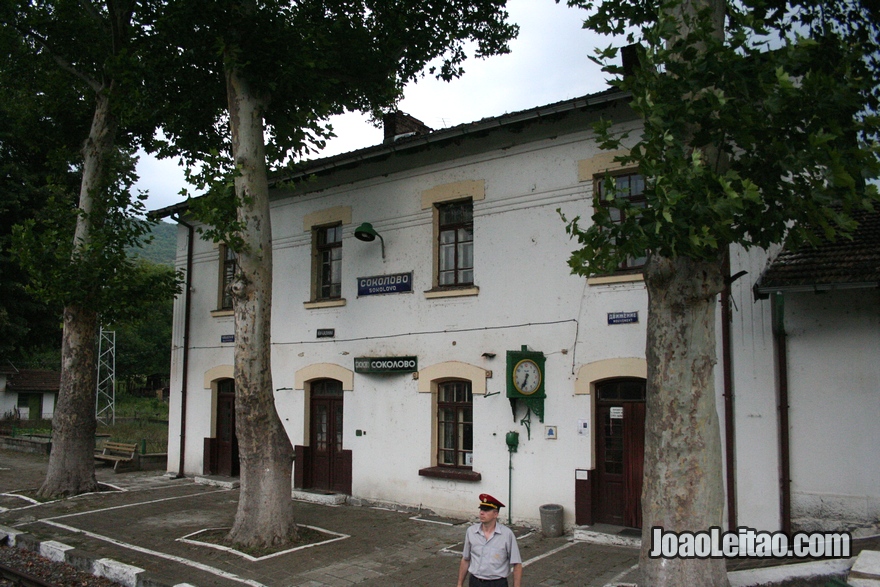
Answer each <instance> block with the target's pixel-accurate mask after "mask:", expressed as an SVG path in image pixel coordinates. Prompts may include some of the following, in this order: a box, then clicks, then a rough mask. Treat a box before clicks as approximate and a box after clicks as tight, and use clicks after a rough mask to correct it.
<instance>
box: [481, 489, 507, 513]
mask: <svg viewBox="0 0 880 587" xmlns="http://www.w3.org/2000/svg"><path fill="white" fill-rule="evenodd" d="M480 507H481V508H483V507H489V508H493V509H496V510H497V509H498V508H503V507H504V504H503V503H501V502H500V501H498V500H497V499H495V498H494V497H492V496H491V495H489V494H488V493H481V494H480Z"/></svg>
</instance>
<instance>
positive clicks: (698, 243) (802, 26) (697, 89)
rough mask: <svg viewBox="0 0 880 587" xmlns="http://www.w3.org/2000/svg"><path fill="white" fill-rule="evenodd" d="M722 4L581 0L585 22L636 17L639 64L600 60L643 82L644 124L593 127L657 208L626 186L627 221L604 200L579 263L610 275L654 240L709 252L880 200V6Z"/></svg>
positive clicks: (821, 222) (637, 93)
mask: <svg viewBox="0 0 880 587" xmlns="http://www.w3.org/2000/svg"><path fill="white" fill-rule="evenodd" d="M719 1H721V2H722V4H724V8H725V10H724V14H725V19H724V26H723V28H720V27H719V26H718V23H717V22H715V21H714V20H713V11H712V10H711V9H710V5H709V3H708V2H706V3H700V2H696V3H692V5H693V4H695V5H697V6H702V8H701V9H698V10H693V11H688V10H686V9H685V6H684V5H685V3H684V2H682V1H680V0H661V1H657V2H636V3H630V2H603V3H600V4H599V3H594V2H582V1H576V0H572V1H570V2H569V5H572V6H581V7H584V8H587V9H589V10H590V11H591V12H590V15H589V17H588V18H587V20H586V22H585V25H584V26H585V27H586V28H590V29H593V30H596V31H599V32H604V33H617V34H621V33H624V32H626V31H633V29H634V27H640V28H638V33H635V32H630V33H629V40H630V41H633V42H638V43H639V46H638V57H639V66H638V67H637V68H635V69H634V71H632V73H631V75H626V76H622V74H623V73H624V72H623V68H622V67H620V66H616V65H611V64H610V63H609V60H610V58H613V57H614V56H615V55H616V53H617V50H616V49H614V48H609V49H606V50H603V51H600V52H599V56H598V57H597V60H598V61H600V62H602V63H603V64H605V70H606V71H607V72H609V73H611V74H613V75H616V76H619V77H618V78H617V79H616V80H615V81H614V82H613V83H614V84H615V85H617V86H618V87H619V88H621V89H622V90H625V91H628V92H630V93H631V95H632V99H631V106H632V108H633V110H634V111H635V112H636V113H637V114H638V116H639V117H640V118H641V120H642V122H643V125H644V127H643V130H641V131H640V133H641V134H640V135H639V136H637V137H630V136H628V135H627V134H626V133H623V134H621V133H620V132H619V131H618V130H617V129H616V128H615V127H614V126H613V124H612V121H608V120H606V121H603V122H602V123H600V124H599V125H597V127H596V129H595V130H596V132H597V134H598V136H599V137H600V140H601V142H602V145H603V147H604V148H608V149H626V150H628V155H627V156H624V157H621V158H620V161H621V162H622V163H624V164H625V165H627V166H631V167H634V168H635V167H637V168H638V169H639V171H640V173H641V174H643V175H644V176H645V178H646V182H647V186H646V189H645V197H646V200H647V206H646V208H645V209H643V210H642V209H640V210H634V209H632V207H631V204H630V203H629V202H628V201H627V200H625V199H623V198H617V199H614V201H613V203H612V206H614V207H618V208H621V209H623V210H624V218H625V219H624V221H623V222H619V223H615V222H612V219H611V217H610V215H609V212H608V211H609V207H608V206H601V205H598V204H599V203H598V202H594V203H595V204H597V205H595V206H594V209H595V213H594V214H593V216H592V220H593V222H592V224H590V225H589V226H587V227H582V226H581V225H580V222H579V221H580V219H579V218H576V219H574V220H573V221H572V222H570V223H569V225H568V231H569V233H570V234H571V235H572V236H574V237H575V238H577V239H578V241H579V243H580V244H581V248H580V250H578V251H576V252H575V253H573V255H572V257H571V259H570V264H571V266H572V269H573V270H574V271H575V272H578V273H583V274H602V273H609V272H612V271H614V269H615V268H616V267H617V266H618V265H619V263H620V262H621V261H622V260H623V259H625V258H626V257H627V256H633V255H639V254H641V255H643V254H644V253H645V252H652V253H656V254H660V255H663V256H667V257H675V256H687V257H691V258H694V259H712V258H717V257H718V255H719V253H720V252H721V251H723V250H725V249H726V247H727V246H728V245H730V244H731V243H737V244H740V245H742V246H744V247H746V248H748V247H752V246H758V247H763V248H766V247H768V246H770V245H771V244H774V243H781V242H783V241H784V240H785V239H791V240H808V241H815V240H816V239H817V238H818V236H819V235H822V236H826V237H831V238H834V237H835V236H838V235H840V236H843V237H845V236H846V235H847V234H849V233H850V232H851V231H852V229H853V228H854V224H853V222H852V221H851V219H850V212H851V211H852V210H854V209H856V208H868V207H871V206H872V205H875V204H876V202H877V201H878V195H877V187H876V184H874V183H872V181H873V180H875V179H876V178H877V176H878V173H880V161H878V155H880V151H878V135H880V124H878V123H880V119H878V117H877V112H878V99H880V90H878V87H877V85H876V82H875V80H876V79H878V74H880V67H878V65H880V61H878V56H880V30H878V26H877V25H878V21H877V19H876V16H877V15H876V14H875V13H874V12H872V10H871V9H870V7H869V6H868V5H867V3H862V2H858V1H848V0H833V1H831V2H822V3H814V2H811V1H809V0H805V1H803V2H776V1H769V2H767V1H764V0H747V1H742V2H735V3H734V2H727V3H724V2H723V0H719ZM716 14H717V12H716ZM721 32H723V34H719V33H721ZM612 193H613V192H612ZM627 211H629V212H630V213H626V212H627Z"/></svg>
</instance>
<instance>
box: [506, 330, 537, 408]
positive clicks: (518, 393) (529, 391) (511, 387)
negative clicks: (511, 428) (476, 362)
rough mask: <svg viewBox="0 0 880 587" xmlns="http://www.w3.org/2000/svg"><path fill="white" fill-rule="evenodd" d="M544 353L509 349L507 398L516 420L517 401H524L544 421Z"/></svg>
mask: <svg viewBox="0 0 880 587" xmlns="http://www.w3.org/2000/svg"><path fill="white" fill-rule="evenodd" d="M544 361H545V357H544V353H542V352H538V351H530V350H528V347H527V346H525V345H523V346H522V348H521V350H518V351H507V398H508V399H509V400H510V408H511V410H513V419H514V421H516V406H517V403H518V402H519V403H523V404H525V405H526V406H528V408H529V409H530V410H531V411H532V412H534V413H535V414H536V415H537V416H538V417H539V418H540V419H541V421H542V422H543V421H544V398H545V397H547V396H546V394H545V392H544Z"/></svg>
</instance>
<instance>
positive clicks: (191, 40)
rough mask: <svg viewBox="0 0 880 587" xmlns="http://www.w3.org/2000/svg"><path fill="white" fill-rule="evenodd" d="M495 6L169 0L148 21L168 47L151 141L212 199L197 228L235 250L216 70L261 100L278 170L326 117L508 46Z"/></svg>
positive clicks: (311, 140)
mask: <svg viewBox="0 0 880 587" xmlns="http://www.w3.org/2000/svg"><path fill="white" fill-rule="evenodd" d="M504 6H505V0H479V1H473V0H443V1H440V2H423V1H421V0H403V1H401V0H395V1H393V2H392V1H388V0H356V1H346V2H326V1H324V0H307V1H305V2H295V3H293V2H286V1H279V0H273V1H270V2H261V3H248V2H240V1H236V0H224V1H220V2H212V3H208V4H204V3H201V4H198V3H192V2H188V1H185V0H177V1H169V2H167V3H166V4H165V5H164V6H162V8H161V10H159V11H157V12H156V13H155V14H154V15H153V17H154V19H155V20H154V22H153V23H152V26H153V28H152V30H153V31H154V33H155V38H154V42H155V44H156V45H157V46H161V47H165V48H167V51H166V52H165V53H164V55H163V59H162V62H161V65H160V66H159V67H157V68H156V72H157V73H158V74H159V77H158V79H156V80H155V81H156V84H157V85H156V87H157V91H156V97H157V98H158V99H159V100H160V101H161V102H162V106H161V108H160V112H161V116H162V119H163V131H164V133H165V135H166V136H167V137H168V141H167V142H166V143H164V144H158V143H157V144H156V145H155V146H156V147H157V148H159V150H160V153H161V154H165V155H182V157H183V159H184V161H185V162H186V163H188V164H189V165H190V167H191V168H192V170H191V174H190V181H191V182H193V183H194V184H195V185H197V187H198V188H199V189H200V190H202V191H204V192H206V193H208V194H210V195H211V196H212V197H211V198H206V199H204V200H203V202H204V201H209V203H208V204H207V205H202V206H199V205H198V204H194V205H193V207H192V210H193V211H194V212H195V213H196V214H197V216H199V217H200V218H201V219H202V220H203V221H204V222H205V223H206V224H208V225H209V226H212V227H213V229H212V231H210V232H209V234H208V236H210V237H211V238H214V239H215V240H222V241H225V242H227V244H229V245H230V246H232V248H233V249H236V250H238V249H240V247H241V244H242V243H240V242H237V241H236V240H235V234H236V233H237V232H238V230H239V229H240V226H239V225H238V224H236V222H235V218H236V216H235V214H234V211H235V209H236V207H237V205H238V202H237V201H236V199H235V196H234V194H233V188H232V186H233V181H234V179H235V176H236V174H237V169H236V164H235V163H233V162H232V160H231V147H230V134H229V132H228V130H227V124H228V123H229V122H230V121H229V120H228V115H227V108H228V106H229V105H228V104H227V93H226V71H227V68H233V67H234V68H235V69H236V70H237V71H239V72H241V74H243V76H244V77H245V78H247V80H248V83H249V84H250V85H251V87H252V88H253V92H254V94H255V95H256V96H258V97H259V98H260V99H261V101H262V104H263V112H262V114H263V118H264V121H265V125H266V130H265V133H264V134H265V137H266V156H267V160H268V163H269V165H270V167H271V168H272V169H273V170H279V169H281V168H283V167H284V166H286V165H289V164H291V162H292V161H293V160H294V159H296V158H297V157H301V156H303V155H307V154H309V153H312V152H314V150H315V149H317V148H320V147H321V146H322V145H323V142H324V140H325V138H326V137H328V136H330V133H331V131H330V129H329V128H328V126H327V120H328V118H329V117H330V116H332V115H334V114H340V113H343V112H345V111H348V110H360V111H365V112H372V113H375V114H378V113H380V112H381V111H383V110H385V109H388V108H389V107H392V106H393V105H394V104H395V103H396V101H397V100H398V99H399V98H400V95H401V92H402V90H403V87H404V85H405V84H406V83H407V82H409V81H411V80H414V79H416V78H418V77H420V76H422V75H424V73H425V68H426V66H427V67H428V70H427V71H428V72H429V73H430V74H433V75H436V76H438V77H440V78H442V79H446V80H449V79H452V78H454V77H457V76H459V75H461V74H462V72H463V68H462V65H463V63H464V61H465V60H466V58H467V56H468V51H467V49H468V48H469V47H470V48H472V49H473V51H474V52H475V53H476V55H477V56H478V57H483V56H488V55H494V54H499V53H505V52H507V51H508V47H507V43H508V41H509V40H510V39H511V38H513V37H514V36H515V35H516V32H517V28H516V26H515V25H512V24H509V23H507V22H506V18H507V12H506V10H505V9H504ZM197 164H200V166H199V167H198V168H196V167H195V166H196V165H197Z"/></svg>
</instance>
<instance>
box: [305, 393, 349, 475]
mask: <svg viewBox="0 0 880 587" xmlns="http://www.w3.org/2000/svg"><path fill="white" fill-rule="evenodd" d="M342 399H343V395H342V383H341V382H339V381H336V380H335V379H322V380H319V381H315V382H313V383H312V396H311V403H312V412H311V424H310V425H311V431H310V443H311V465H312V471H311V473H312V474H311V480H312V486H313V487H314V488H315V489H323V490H325V491H341V492H345V488H346V483H345V482H346V476H347V475H348V474H349V473H348V471H347V462H346V459H345V458H344V455H343V450H342V424H343V414H344V410H343V402H342Z"/></svg>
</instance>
